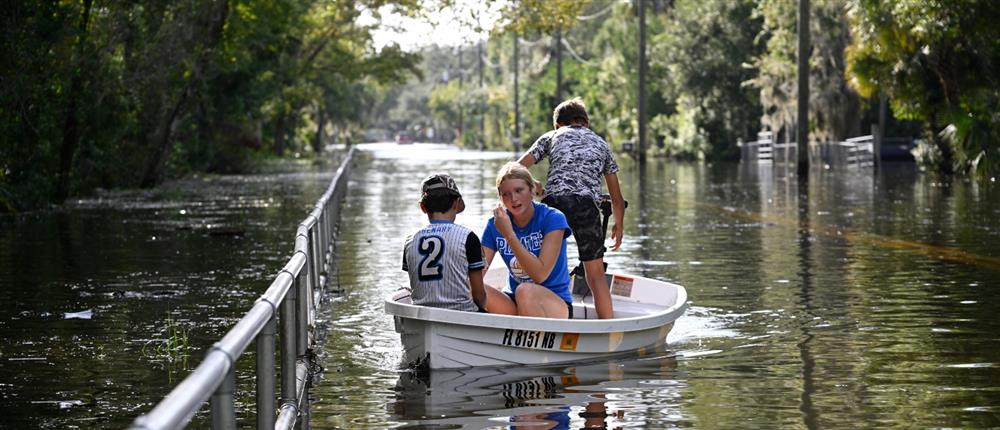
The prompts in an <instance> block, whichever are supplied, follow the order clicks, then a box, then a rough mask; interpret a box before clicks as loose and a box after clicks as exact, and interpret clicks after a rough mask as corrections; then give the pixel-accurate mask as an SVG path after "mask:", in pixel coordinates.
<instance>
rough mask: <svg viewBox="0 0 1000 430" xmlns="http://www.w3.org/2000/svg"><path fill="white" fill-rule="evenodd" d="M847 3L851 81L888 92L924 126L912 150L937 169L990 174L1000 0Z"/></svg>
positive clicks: (999, 100) (998, 95)
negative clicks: (916, 147)
mask: <svg viewBox="0 0 1000 430" xmlns="http://www.w3.org/2000/svg"><path fill="white" fill-rule="evenodd" d="M884 3H885V2H879V1H873V0H854V1H852V2H851V9H850V11H851V17H852V28H853V35H854V37H853V41H852V43H851V45H850V47H849V49H848V50H847V59H848V62H849V64H850V67H849V76H850V77H851V84H852V85H853V86H854V87H855V88H857V89H858V91H859V92H860V93H861V94H862V95H864V96H866V97H873V96H875V95H877V94H878V92H880V91H882V92H885V93H886V94H888V96H889V98H890V100H891V105H892V109H893V112H894V113H895V114H896V115H897V116H899V117H902V118H908V119H914V120H918V121H921V122H922V123H924V124H925V142H924V144H925V145H929V146H930V147H929V148H928V147H924V148H923V149H921V150H920V152H919V153H918V154H917V155H918V158H920V159H921V160H923V161H924V163H923V164H924V165H925V166H929V167H932V168H934V169H937V170H941V171H951V170H956V171H959V172H970V173H972V174H973V175H976V176H980V177H990V176H994V175H996V174H997V173H1000V171H998V169H997V167H998V164H1000V161H998V159H1000V138H998V134H1000V131H998V130H1000V117H998V116H997V108H998V105H1000V77H998V76H1000V70H998V66H1000V44H998V41H1000V27H998V26H997V25H996V23H997V22H998V21H1000V6H998V4H997V3H996V2H994V1H989V0H956V1H949V2H925V1H916V0H894V1H891V2H888V3H889V4H888V5H886V4H884Z"/></svg>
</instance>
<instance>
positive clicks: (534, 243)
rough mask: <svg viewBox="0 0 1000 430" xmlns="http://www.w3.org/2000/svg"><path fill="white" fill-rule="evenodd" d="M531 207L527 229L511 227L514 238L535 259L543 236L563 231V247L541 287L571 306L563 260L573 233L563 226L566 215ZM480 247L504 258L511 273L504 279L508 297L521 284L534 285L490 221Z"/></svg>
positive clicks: (565, 262)
mask: <svg viewBox="0 0 1000 430" xmlns="http://www.w3.org/2000/svg"><path fill="white" fill-rule="evenodd" d="M532 204H533V205H534V207H535V214H534V216H532V217H531V221H530V222H528V225H526V226H524V228H521V227H518V226H517V223H513V222H512V223H511V224H513V226H514V234H515V235H517V238H518V240H520V241H521V244H522V245H524V247H525V248H526V249H527V250H528V252H531V253H532V254H535V255H536V256H537V255H538V254H539V253H541V252H542V239H543V238H544V237H545V235H546V234H548V233H550V232H553V231H556V230H560V229H561V230H565V232H563V239H562V245H561V246H560V247H559V258H558V259H556V264H555V265H554V266H552V272H551V273H549V277H548V278H547V279H545V282H542V286H543V287H545V288H548V289H549V290H552V292H553V293H556V295H558V296H559V297H560V298H562V299H563V300H564V301H566V302H567V303H572V302H573V296H572V295H571V294H570V289H569V263H568V259H567V258H566V238H567V237H569V235H570V234H571V233H572V232H571V230H570V229H569V223H567V222H566V215H563V213H562V212H560V211H559V210H558V209H553V208H551V207H549V206H548V205H546V204H544V203H537V202H532ZM507 216H510V212H508V213H507ZM511 221H513V219H512V220H511ZM483 246H485V247H487V248H489V249H492V250H493V251H494V252H496V253H497V254H499V255H500V257H501V258H503V262H504V264H506V265H507V269H508V270H507V271H508V273H510V275H509V276H508V277H507V283H508V287H509V288H510V292H511V294H513V293H514V291H515V290H517V286H518V285H520V284H522V283H525V282H531V283H535V281H534V280H533V279H531V276H528V273H527V272H525V271H524V270H522V269H521V265H520V264H518V263H517V258H516V257H515V256H514V251H513V250H512V249H510V247H509V246H507V240H506V239H504V237H503V235H501V234H500V231H499V230H497V227H496V224H494V222H493V218H492V217H491V218H490V220H489V221H487V222H486V230H484V231H483ZM512 260H513V261H512Z"/></svg>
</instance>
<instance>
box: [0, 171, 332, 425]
mask: <svg viewBox="0 0 1000 430" xmlns="http://www.w3.org/2000/svg"><path fill="white" fill-rule="evenodd" d="M339 162H340V161H339V155H336V154H335V155H333V156H332V159H331V160H330V161H329V163H327V164H326V165H311V164H308V163H288V164H284V165H280V166H274V167H273V170H274V171H273V172H269V173H260V174H253V175H230V176H204V177H193V178H189V179H185V180H181V181H175V182H171V183H168V184H165V185H163V186H161V187H158V188H157V189H155V190H149V191H115V192H108V193H102V194H100V195H99V196H97V197H93V198H87V199H81V200H78V201H74V202H71V203H69V204H67V205H65V206H64V207H62V208H59V209H56V210H55V211H47V212H39V213H28V214H22V215H17V216H13V217H11V216H7V217H5V218H2V219H0V238H2V239H0V303H2V305H0V410H2V411H3V413H4V419H3V422H2V423H0V428H24V429H27V428H53V429H64V428H125V427H127V426H128V425H129V424H130V423H131V422H132V420H133V419H135V417H136V416H138V415H139V414H141V413H144V412H147V411H148V410H149V409H150V408H152V406H153V405H154V404H155V403H156V402H159V401H160V399H162V398H163V397H164V396H165V395H166V394H167V393H168V392H169V391H170V389H172V388H173V386H174V385H176V384H177V383H179V382H180V381H181V380H182V379H183V378H184V377H185V376H187V374H188V373H189V372H190V371H191V369H193V368H194V367H195V366H196V365H197V364H198V363H200V362H201V360H202V358H203V357H204V354H205V351H206V350H207V349H208V348H209V347H210V346H211V345H212V344H213V343H215V342H217V341H218V340H219V339H221V338H222V336H223V335H224V334H225V333H226V332H227V331H229V329H230V328H232V326H233V324H235V322H236V321H237V320H239V318H240V317H242V316H243V314H244V313H246V312H247V310H249V309H250V307H251V305H252V304H253V302H254V300H256V299H257V297H259V296H260V295H261V293H263V292H264V290H265V289H266V288H267V286H268V285H269V284H270V282H271V281H272V280H273V279H274V277H275V275H276V274H277V272H278V271H279V270H280V269H281V267H282V266H283V265H284V264H285V263H286V262H287V261H288V258H289V257H290V256H291V254H292V250H293V240H294V238H295V228H296V226H297V225H298V223H299V222H301V221H302V220H303V219H304V218H305V217H306V215H308V213H309V211H310V210H312V208H313V205H315V203H316V199H318V198H319V196H320V195H321V194H322V193H323V192H324V191H325V190H326V187H327V186H328V185H329V182H330V180H331V178H332V177H333V171H334V170H335V169H336V167H337V166H338V165H339ZM253 363H254V362H253V359H252V355H251V358H249V359H246V358H244V359H243V360H240V361H239V363H238V366H239V367H240V369H244V370H245V369H250V371H241V372H238V373H237V378H239V381H238V383H239V386H238V388H239V389H240V390H241V391H243V392H246V390H248V389H251V388H252V386H253V371H252V369H253ZM237 408H238V410H239V414H240V416H241V420H242V419H248V421H247V422H252V419H253V418H252V417H253V415H252V413H253V410H254V408H253V403H252V401H251V403H250V404H249V406H248V405H246V404H244V403H243V402H238V405H237ZM207 409H208V408H205V409H204V410H203V411H202V412H201V413H200V414H199V415H198V416H196V417H195V419H194V421H193V424H192V426H191V428H199V427H206V426H207V422H206V421H205V420H206V417H207Z"/></svg>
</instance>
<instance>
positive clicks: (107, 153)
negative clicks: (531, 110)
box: [0, 0, 419, 211]
mask: <svg viewBox="0 0 1000 430" xmlns="http://www.w3.org/2000/svg"><path fill="white" fill-rule="evenodd" d="M387 3H388V4H390V5H391V4H396V6H397V7H398V8H399V9H401V10H404V11H407V10H409V11H412V10H414V9H415V8H416V5H415V3H416V2H415V1H409V0H403V1H398V2H387V1H384V0H365V1H356V0H355V1H351V0H181V1H176V0H144V1H136V2H118V1H101V0H77V1H43V0H38V1H29V0H12V1H6V2H4V5H3V6H0V25H2V30H0V31H2V41H0V136H2V137H0V139H2V140H0V211H5V210H6V211H16V210H22V209H26V208H33V207H38V206H40V205H44V204H47V203H49V202H60V201H62V200H64V199H65V198H66V197H67V196H71V195H76V194H80V193H86V192H88V191H90V190H92V189H94V188H99V187H100V188H111V187H136V186H143V187H149V186H153V185H156V184H157V183H159V182H161V181H162V180H163V179H165V178H168V177H173V176H178V175H182V174H185V173H187V172H192V171H210V172H232V171H240V170H242V169H244V168H246V166H247V165H248V163H250V162H252V161H253V160H254V159H257V158H260V157H264V156H268V155H269V154H276V155H279V156H280V155H283V154H291V153H294V152H299V151H308V152H319V151H321V150H322V147H323V143H324V139H331V138H338V137H345V136H350V135H353V134H358V130H360V127H361V124H362V123H364V122H365V120H366V119H367V117H368V116H369V115H371V114H372V112H371V109H372V108H373V106H374V105H375V104H376V102H377V100H378V99H379V98H380V97H381V96H380V94H381V93H382V92H384V88H385V86H386V85H393V84H395V83H398V82H402V81H403V80H405V79H406V78H408V77H409V76H408V75H409V74H411V72H413V71H415V64H416V62H417V61H418V58H419V56H417V55H415V54H406V53H403V52H401V51H400V50H399V49H398V48H395V47H388V48H385V49H382V50H381V51H380V52H377V53H376V52H375V50H374V49H373V48H372V46H371V44H372V42H371V37H370V34H369V29H368V28H367V27H365V26H362V25H359V24H358V18H359V16H360V14H361V10H363V9H365V8H366V7H369V6H371V7H378V6H381V5H385V4H387Z"/></svg>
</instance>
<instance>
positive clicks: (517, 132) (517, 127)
mask: <svg viewBox="0 0 1000 430" xmlns="http://www.w3.org/2000/svg"><path fill="white" fill-rule="evenodd" d="M517 39H518V36H517V33H514V136H513V142H514V152H519V151H520V150H521V104H520V99H519V96H520V91H518V81H517V78H518V74H519V73H520V70H519V66H518V57H519V56H520V55H521V52H520V50H519V49H518V46H517V43H518V42H517Z"/></svg>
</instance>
